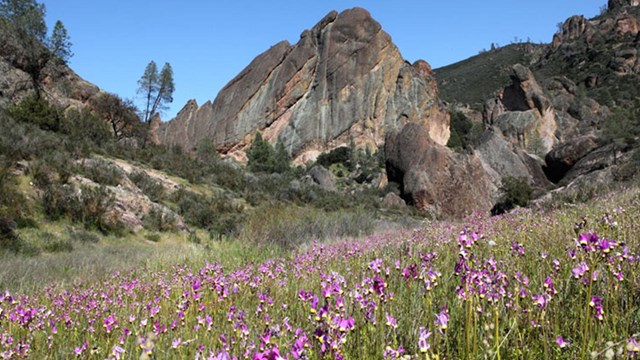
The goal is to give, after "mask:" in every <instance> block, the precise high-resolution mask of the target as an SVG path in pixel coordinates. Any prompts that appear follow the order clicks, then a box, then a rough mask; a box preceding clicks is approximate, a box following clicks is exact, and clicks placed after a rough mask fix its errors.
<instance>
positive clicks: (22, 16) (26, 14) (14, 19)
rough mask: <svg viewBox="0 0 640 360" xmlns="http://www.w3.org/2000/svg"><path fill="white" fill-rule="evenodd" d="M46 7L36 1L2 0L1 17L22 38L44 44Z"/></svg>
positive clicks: (0, 6) (0, 0)
mask: <svg viewBox="0 0 640 360" xmlns="http://www.w3.org/2000/svg"><path fill="white" fill-rule="evenodd" d="M44 15H45V6H44V4H39V3H38V2H37V1H35V0H0V17H2V18H3V19H5V20H7V21H8V22H9V23H10V24H11V25H13V27H14V29H15V30H16V31H17V32H18V33H19V35H20V37H23V38H29V39H30V40H37V41H39V42H44V40H45V39H46V37H47V24H46V23H45V21H44Z"/></svg>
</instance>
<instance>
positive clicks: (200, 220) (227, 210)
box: [170, 189, 242, 229]
mask: <svg viewBox="0 0 640 360" xmlns="http://www.w3.org/2000/svg"><path fill="white" fill-rule="evenodd" d="M170 201H172V202H173V203H175V204H176V206H177V212H178V214H180V216H182V218H184V219H185V221H186V222H187V223H188V224H190V225H193V226H197V227H199V228H202V229H211V228H212V227H214V226H215V225H216V222H217V220H216V219H218V218H219V217H221V216H223V215H225V214H239V213H241V212H242V207H241V206H239V205H238V204H236V203H235V202H234V200H233V199H231V198H230V197H228V196H226V195H224V194H216V195H214V196H210V197H209V196H205V195H200V194H196V193H194V192H191V191H187V190H184V189H180V190H178V191H176V192H175V193H173V194H172V196H171V198H170Z"/></svg>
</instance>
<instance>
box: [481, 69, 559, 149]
mask: <svg viewBox="0 0 640 360" xmlns="http://www.w3.org/2000/svg"><path fill="white" fill-rule="evenodd" d="M511 72H512V73H511V82H512V83H511V85H509V86H507V87H505V88H504V89H503V90H502V91H501V92H500V93H499V94H498V96H497V97H496V98H495V99H490V100H488V101H487V102H486V103H485V109H484V112H483V116H484V122H485V123H486V124H487V125H493V126H495V127H497V128H499V129H500V130H501V131H502V134H503V135H504V136H505V137H506V138H507V139H508V140H509V141H510V142H511V143H513V144H517V145H520V147H523V148H524V147H526V146H527V144H528V143H530V142H534V141H535V142H539V143H540V146H542V147H543V151H545V152H548V151H549V150H551V148H552V147H553V146H554V145H555V144H556V142H557V141H558V138H557V136H556V132H557V129H558V125H557V123H556V116H555V111H554V109H553V105H552V102H551V101H550V100H549V99H548V98H547V97H546V95H545V93H544V91H543V89H542V87H541V86H540V84H539V83H538V81H537V80H536V78H535V76H534V75H533V73H532V72H531V70H529V69H528V68H527V67H525V66H523V65H521V64H515V65H514V66H513V67H512V69H511Z"/></svg>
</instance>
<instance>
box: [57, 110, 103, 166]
mask: <svg viewBox="0 0 640 360" xmlns="http://www.w3.org/2000/svg"><path fill="white" fill-rule="evenodd" d="M61 130H62V132H64V133H65V134H67V135H69V140H70V143H71V144H72V146H73V147H74V148H81V146H80V144H84V145H85V147H87V148H94V147H102V146H103V145H104V144H105V143H107V142H108V141H109V140H111V139H113V135H112V133H111V130H110V129H109V125H108V124H107V122H106V121H104V120H103V119H101V118H100V117H98V115H96V114H95V113H94V112H92V111H89V110H86V109H83V110H77V109H70V110H69V111H67V113H66V115H65V117H64V119H63V122H62V126H61ZM84 155H87V154H84Z"/></svg>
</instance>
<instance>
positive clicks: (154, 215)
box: [144, 207, 178, 231]
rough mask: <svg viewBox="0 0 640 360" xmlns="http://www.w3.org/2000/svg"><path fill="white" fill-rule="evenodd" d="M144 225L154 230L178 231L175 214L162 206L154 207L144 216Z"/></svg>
mask: <svg viewBox="0 0 640 360" xmlns="http://www.w3.org/2000/svg"><path fill="white" fill-rule="evenodd" d="M144 227H145V228H146V229H149V230H154V231H177V230H178V227H177V224H176V218H175V216H174V215H173V214H172V213H170V212H167V211H163V210H162V209H160V208H155V207H154V208H152V209H151V210H150V211H149V213H148V214H147V215H146V216H145V217H144Z"/></svg>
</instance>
